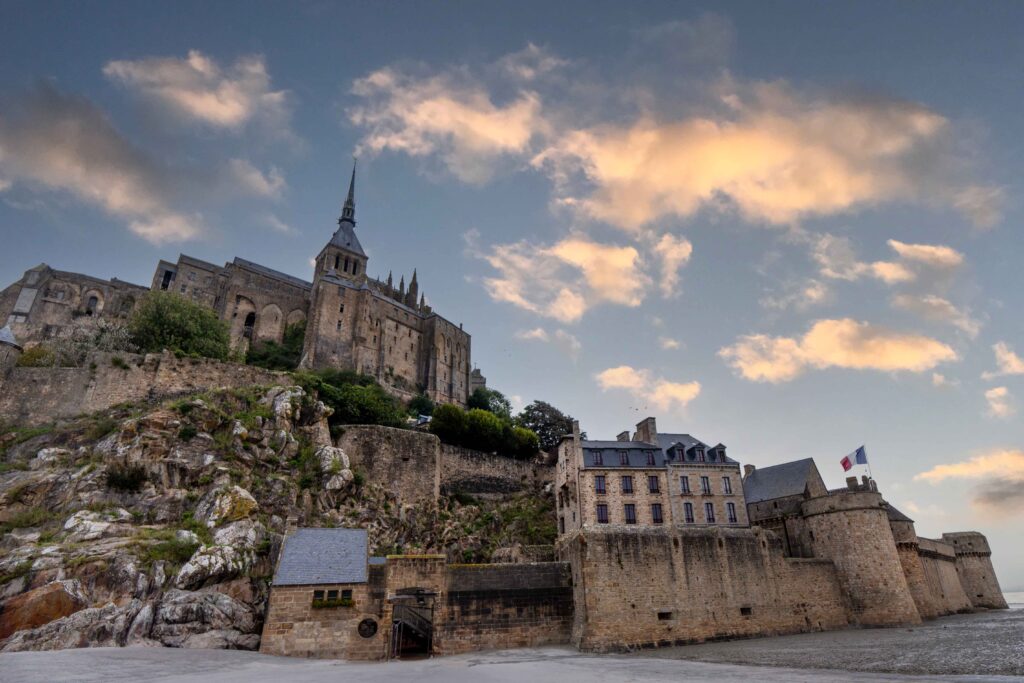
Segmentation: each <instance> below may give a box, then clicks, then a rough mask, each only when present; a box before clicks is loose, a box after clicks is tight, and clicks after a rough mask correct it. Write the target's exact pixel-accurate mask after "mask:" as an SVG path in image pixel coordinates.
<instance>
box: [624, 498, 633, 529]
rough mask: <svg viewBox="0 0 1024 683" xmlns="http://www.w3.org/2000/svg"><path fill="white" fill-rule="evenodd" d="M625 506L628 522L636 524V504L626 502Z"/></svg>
mask: <svg viewBox="0 0 1024 683" xmlns="http://www.w3.org/2000/svg"><path fill="white" fill-rule="evenodd" d="M623 507H624V508H625V510H626V524H636V505H633V504H632V503H626V504H625V506H623Z"/></svg>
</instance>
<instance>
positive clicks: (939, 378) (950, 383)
mask: <svg viewBox="0 0 1024 683" xmlns="http://www.w3.org/2000/svg"><path fill="white" fill-rule="evenodd" d="M959 384H960V382H958V381H956V380H951V379H949V378H948V377H946V376H945V375H943V374H942V373H941V372H933V373H932V386H933V387H939V388H943V387H955V386H957V385H959Z"/></svg>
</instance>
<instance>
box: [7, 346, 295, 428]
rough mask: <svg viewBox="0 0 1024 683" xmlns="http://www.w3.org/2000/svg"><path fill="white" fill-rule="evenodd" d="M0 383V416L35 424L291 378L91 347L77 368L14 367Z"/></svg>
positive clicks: (194, 360)
mask: <svg viewBox="0 0 1024 683" xmlns="http://www.w3.org/2000/svg"><path fill="white" fill-rule="evenodd" d="M115 358H119V359H120V360H121V362H122V363H123V365H124V366H126V367H122V366H121V363H118V361H116V360H114V359H115ZM0 382H2V383H0V420H3V421H9V422H17V423H19V424H23V425H38V424H45V423H47V422H52V421H53V420H56V419H58V418H67V417H75V416H77V415H81V414H86V413H92V412H95V411H97V410H105V409H106V408H109V407H111V406H114V405H117V404H118V403H124V402H137V401H148V400H157V399H162V398H167V397H171V396H177V395H180V394H185V393H192V392H198V391H207V390H211V389H220V388H230V387H244V386H253V385H263V386H268V385H272V384H290V383H291V380H290V378H289V377H288V375H287V374H286V373H281V372H274V371H272V370H264V369H263V368H257V367H253V366H251V365H240V364H238V363H226V362H222V361H216V360H212V359H208V358H176V357H175V356H174V355H173V354H170V353H150V354H146V355H145V356H142V355H139V354H129V353H106V352H96V353H92V354H90V355H89V356H88V357H87V358H86V360H85V363H84V364H83V366H82V367H80V368H28V367H16V368H14V369H13V370H12V371H11V372H10V373H9V374H8V375H7V377H6V378H3V379H2V380H0Z"/></svg>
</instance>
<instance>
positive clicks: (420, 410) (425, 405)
mask: <svg viewBox="0 0 1024 683" xmlns="http://www.w3.org/2000/svg"><path fill="white" fill-rule="evenodd" d="M409 412H410V413H411V414H412V415H415V416H419V415H433V414H434V401H433V400H431V398H430V397H429V396H427V395H426V394H416V395H415V396H413V397H412V399H411V400H410V401H409Z"/></svg>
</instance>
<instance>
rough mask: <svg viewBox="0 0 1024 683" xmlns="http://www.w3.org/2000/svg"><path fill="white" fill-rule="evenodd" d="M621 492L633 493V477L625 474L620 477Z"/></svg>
mask: <svg viewBox="0 0 1024 683" xmlns="http://www.w3.org/2000/svg"><path fill="white" fill-rule="evenodd" d="M622 492H623V493H633V477H630V476H625V477H623V478H622Z"/></svg>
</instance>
